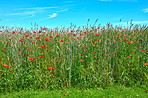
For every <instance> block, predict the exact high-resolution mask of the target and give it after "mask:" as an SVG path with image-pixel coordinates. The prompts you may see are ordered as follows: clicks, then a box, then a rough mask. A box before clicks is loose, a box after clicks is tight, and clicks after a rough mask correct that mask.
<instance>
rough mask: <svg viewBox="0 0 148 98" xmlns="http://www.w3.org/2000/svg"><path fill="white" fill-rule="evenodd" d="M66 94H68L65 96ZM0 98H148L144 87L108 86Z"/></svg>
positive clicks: (11, 94) (20, 93)
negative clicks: (104, 87)
mask: <svg viewBox="0 0 148 98" xmlns="http://www.w3.org/2000/svg"><path fill="white" fill-rule="evenodd" d="M65 94H67V95H68V96H65ZM0 97H1V98H17V97H20V98H62V97H63V98H66V97H70V98H107V97H109V98H148V93H147V92H146V88H136V87H135V88H133V87H132V88H130V87H128V88H127V87H108V88H106V89H102V88H98V89H87V90H86V89H83V90H80V89H72V88H71V89H64V90H52V91H50V90H43V91H41V90H38V91H34V90H30V91H20V92H13V93H7V94H6V95H5V94H2V95H1V96H0Z"/></svg>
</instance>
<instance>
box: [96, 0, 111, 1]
mask: <svg viewBox="0 0 148 98" xmlns="http://www.w3.org/2000/svg"><path fill="white" fill-rule="evenodd" d="M99 1H112V0H99Z"/></svg>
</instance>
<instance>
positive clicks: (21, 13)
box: [5, 11, 40, 16]
mask: <svg viewBox="0 0 148 98" xmlns="http://www.w3.org/2000/svg"><path fill="white" fill-rule="evenodd" d="M37 12H40V11H25V12H20V13H10V14H5V15H22V16H25V15H32V14H35V13H37Z"/></svg>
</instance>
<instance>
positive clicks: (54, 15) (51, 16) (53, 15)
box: [48, 13, 57, 18]
mask: <svg viewBox="0 0 148 98" xmlns="http://www.w3.org/2000/svg"><path fill="white" fill-rule="evenodd" d="M56 16H57V13H53V14H52V15H49V17H48V18H54V17H56Z"/></svg>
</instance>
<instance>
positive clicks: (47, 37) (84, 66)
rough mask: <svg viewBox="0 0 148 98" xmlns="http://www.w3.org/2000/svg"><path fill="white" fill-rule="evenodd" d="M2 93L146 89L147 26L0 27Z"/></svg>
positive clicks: (0, 84)
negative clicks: (30, 90) (73, 89)
mask: <svg viewBox="0 0 148 98" xmlns="http://www.w3.org/2000/svg"><path fill="white" fill-rule="evenodd" d="M0 29H2V31H3V30H4V32H2V33H1V34H0V54H1V55H0V77H1V78H0V93H4V92H14V91H18V90H26V89H34V90H38V89H40V90H43V89H50V90H51V89H57V90H58V89H60V88H71V87H72V88H74V87H76V88H84V89H89V88H98V87H99V88H100V87H101V88H104V87H106V86H108V87H110V86H111V87H113V86H114V85H120V86H125V87H141V86H144V87H148V66H147V65H148V56H147V55H148V27H147V26H145V25H143V26H140V25H133V24H131V26H130V27H122V26H116V27H113V26H112V25H110V24H107V27H101V26H100V25H99V26H98V27H96V26H93V27H92V26H91V25H90V26H89V25H87V26H84V27H83V28H82V29H81V28H76V26H71V28H70V29H68V28H62V29H61V30H58V29H56V28H55V29H48V28H42V27H39V26H37V25H34V27H32V29H31V30H23V28H9V29H8V28H7V30H6V29H5V27H0Z"/></svg>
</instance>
